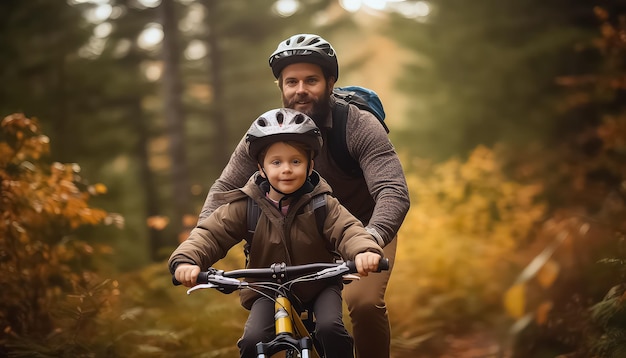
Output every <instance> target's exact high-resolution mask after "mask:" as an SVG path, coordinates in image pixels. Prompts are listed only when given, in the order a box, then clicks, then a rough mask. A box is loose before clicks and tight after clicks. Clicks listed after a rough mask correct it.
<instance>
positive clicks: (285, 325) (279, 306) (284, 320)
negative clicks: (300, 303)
mask: <svg viewBox="0 0 626 358" xmlns="http://www.w3.org/2000/svg"><path fill="white" fill-rule="evenodd" d="M274 312H275V313H274V321H275V327H276V335H279V334H281V333H288V334H290V335H293V324H292V323H291V313H292V312H293V310H292V309H291V302H289V300H288V299H287V297H278V298H276V303H275V304H274Z"/></svg>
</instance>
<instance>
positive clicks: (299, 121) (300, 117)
mask: <svg viewBox="0 0 626 358" xmlns="http://www.w3.org/2000/svg"><path fill="white" fill-rule="evenodd" d="M293 121H294V122H295V123H296V124H302V122H304V116H303V115H302V114H298V115H297V116H296V117H295V118H294V119H293Z"/></svg>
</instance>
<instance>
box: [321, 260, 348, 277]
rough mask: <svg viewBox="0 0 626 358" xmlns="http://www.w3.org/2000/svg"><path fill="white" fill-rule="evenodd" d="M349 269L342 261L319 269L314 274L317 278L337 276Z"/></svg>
mask: <svg viewBox="0 0 626 358" xmlns="http://www.w3.org/2000/svg"><path fill="white" fill-rule="evenodd" d="M349 271H350V269H349V268H348V266H346V264H345V263H344V264H341V265H339V266H336V267H329V268H326V269H323V270H321V271H319V272H318V273H317V274H316V275H315V276H316V277H317V278H329V277H337V276H340V275H342V274H344V273H346V272H349Z"/></svg>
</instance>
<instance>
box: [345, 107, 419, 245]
mask: <svg viewBox="0 0 626 358" xmlns="http://www.w3.org/2000/svg"><path fill="white" fill-rule="evenodd" d="M353 109H355V108H351V111H350V117H352V116H353V115H357V113H358V115H360V116H362V118H360V119H358V118H357V119H356V120H348V123H347V127H346V132H347V133H348V135H347V144H348V148H349V149H350V155H352V157H353V158H355V159H357V160H358V162H359V163H360V165H361V169H362V170H363V175H364V177H365V181H366V183H367V187H368V188H369V191H370V194H371V195H372V198H373V199H374V202H375V203H376V204H375V207H374V212H373V214H372V217H371V219H370V220H369V223H368V225H367V229H368V231H369V232H370V233H371V234H372V235H373V236H374V237H376V239H377V241H379V244H380V245H381V246H384V245H386V244H387V243H389V242H390V241H391V240H393V238H394V237H395V236H396V234H397V232H398V230H399V229H400V225H402V222H403V221H404V218H405V216H406V214H407V212H408V210H409V206H410V201H409V190H408V188H407V184H406V179H405V176H404V171H403V169H402V164H401V163H400V159H399V158H398V155H397V153H396V151H395V148H394V147H393V144H391V142H390V140H389V137H388V135H387V133H386V132H385V130H384V129H383V127H382V126H381V125H380V123H378V120H377V119H376V118H375V117H374V116H373V115H372V114H370V113H369V112H366V111H358V112H357V111H353ZM353 118H354V117H353ZM377 235H378V236H380V237H377ZM380 241H382V242H380Z"/></svg>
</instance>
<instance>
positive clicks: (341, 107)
mask: <svg viewBox="0 0 626 358" xmlns="http://www.w3.org/2000/svg"><path fill="white" fill-rule="evenodd" d="M349 108H350V105H349V104H348V102H346V101H344V100H342V99H337V100H336V101H335V107H334V108H333V127H332V129H331V130H330V131H328V150H329V151H330V155H331V156H332V157H333V159H334V160H335V163H337V165H338V166H339V167H340V168H341V170H343V171H344V172H345V173H348V174H349V175H351V176H355V177H356V176H359V175H361V173H362V171H361V167H360V166H359V163H358V162H357V161H356V160H355V159H354V158H352V156H351V155H350V152H349V151H348V143H347V140H346V136H347V132H346V124H347V122H348V110H349Z"/></svg>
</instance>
